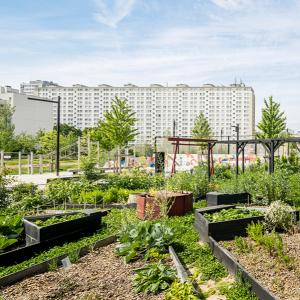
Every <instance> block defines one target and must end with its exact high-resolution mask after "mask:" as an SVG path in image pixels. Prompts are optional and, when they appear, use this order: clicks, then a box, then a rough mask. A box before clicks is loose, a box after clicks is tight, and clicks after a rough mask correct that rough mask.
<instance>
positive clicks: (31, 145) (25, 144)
mask: <svg viewBox="0 0 300 300" xmlns="http://www.w3.org/2000/svg"><path fill="white" fill-rule="evenodd" d="M36 144H37V138H36V137H35V136H33V135H31V134H27V133H25V132H22V133H20V134H18V135H17V136H16V148H15V151H22V152H26V153H28V152H30V151H35V150H36Z"/></svg>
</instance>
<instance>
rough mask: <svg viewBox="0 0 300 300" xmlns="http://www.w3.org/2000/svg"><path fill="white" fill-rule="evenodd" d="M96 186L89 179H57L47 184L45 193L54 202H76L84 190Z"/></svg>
mask: <svg viewBox="0 0 300 300" xmlns="http://www.w3.org/2000/svg"><path fill="white" fill-rule="evenodd" d="M94 188H95V186H94V185H93V184H91V183H89V182H88V181H85V180H81V181H72V180H70V181H69V180H61V179H60V180H55V181H52V182H50V183H49V184H47V186H46V190H45V194H46V196H47V198H48V200H49V201H52V202H54V204H56V205H57V204H61V203H64V202H76V201H77V200H78V199H79V197H80V193H81V192H82V191H89V190H91V189H94Z"/></svg>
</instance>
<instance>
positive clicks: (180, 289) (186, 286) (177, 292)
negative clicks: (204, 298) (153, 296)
mask: <svg viewBox="0 0 300 300" xmlns="http://www.w3.org/2000/svg"><path fill="white" fill-rule="evenodd" d="M165 299H166V300H198V299H200V295H199V294H198V293H196V292H195V291H194V289H193V286H192V284H191V283H190V282H185V283H181V282H180V281H178V280H176V281H174V282H173V283H172V284H171V287H170V289H169V290H168V291H167V292H166V293H165Z"/></svg>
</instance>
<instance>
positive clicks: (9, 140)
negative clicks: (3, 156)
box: [0, 103, 15, 151]
mask: <svg viewBox="0 0 300 300" xmlns="http://www.w3.org/2000/svg"><path fill="white" fill-rule="evenodd" d="M13 114H14V108H13V107H11V106H10V105H9V104H6V103H5V104H1V105H0V150H4V151H12V150H13V148H14V130H15V126H14V125H13V123H12V116H13Z"/></svg>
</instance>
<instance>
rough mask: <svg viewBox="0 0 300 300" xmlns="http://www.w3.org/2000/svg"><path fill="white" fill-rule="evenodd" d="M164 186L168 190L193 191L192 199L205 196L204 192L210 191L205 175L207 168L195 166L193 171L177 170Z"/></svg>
mask: <svg viewBox="0 0 300 300" xmlns="http://www.w3.org/2000/svg"><path fill="white" fill-rule="evenodd" d="M166 186H167V189H168V190H172V191H177V192H183V191H189V192H192V193H193V196H194V199H202V198H205V195H206V193H208V192H209V191H210V185H209V182H208V177H207V170H205V169H204V168H203V167H201V166H199V167H195V168H194V170H193V173H189V172H177V173H175V174H174V175H173V176H172V177H170V178H169V179H168V180H167V182H166Z"/></svg>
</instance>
